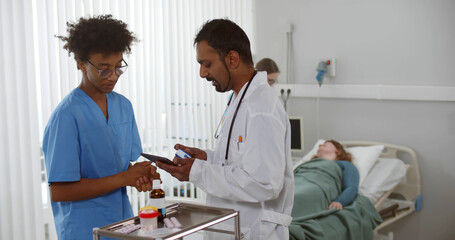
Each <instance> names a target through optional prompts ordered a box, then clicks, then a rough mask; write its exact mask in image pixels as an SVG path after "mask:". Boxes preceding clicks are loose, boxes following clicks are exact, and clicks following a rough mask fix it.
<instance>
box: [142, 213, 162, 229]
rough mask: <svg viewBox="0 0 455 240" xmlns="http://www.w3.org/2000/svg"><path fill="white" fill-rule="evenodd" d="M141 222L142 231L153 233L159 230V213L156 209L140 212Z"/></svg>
mask: <svg viewBox="0 0 455 240" xmlns="http://www.w3.org/2000/svg"><path fill="white" fill-rule="evenodd" d="M139 219H140V220H141V230H143V231H153V230H155V229H157V228H158V211H156V210H154V209H144V210H142V211H140V212H139Z"/></svg>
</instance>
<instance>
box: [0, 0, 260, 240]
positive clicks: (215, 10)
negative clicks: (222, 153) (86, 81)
mask: <svg viewBox="0 0 455 240" xmlns="http://www.w3.org/2000/svg"><path fill="white" fill-rule="evenodd" d="M252 1H253V0H216V1H215V0H97V1H95V0H64V1H62V0H58V1H57V0H50V1H49V0H6V1H0V12H1V16H0V20H1V23H0V30H1V32H2V37H1V38H0V51H1V52H0V66H2V71H0V77H1V79H0V80H1V81H0V93H1V96H0V99H1V102H0V110H1V111H2V112H3V113H4V114H2V115H3V116H4V118H3V121H1V123H0V131H1V132H0V133H1V144H0V150H1V152H2V153H3V156H4V157H3V158H2V160H1V161H2V168H0V186H1V188H0V189H1V191H2V194H1V197H0V200H1V201H0V207H1V208H0V209H1V212H0V219H1V222H0V229H1V231H0V238H1V239H56V237H55V227H54V223H53V217H52V212H51V208H50V199H49V193H48V184H47V179H46V173H45V169H44V157H43V153H42V151H41V150H40V147H41V139H42V135H43V132H44V127H45V125H46V124H47V121H48V119H49V117H50V115H51V113H52V111H53V110H54V109H55V107H56V106H57V105H58V103H59V102H60V101H61V99H62V98H63V97H64V96H65V95H66V94H68V93H69V92H70V91H71V90H72V89H74V88H75V87H77V86H78V84H79V82H80V80H81V78H82V75H81V73H80V71H78V70H77V67H76V63H75V61H74V58H73V55H71V56H68V53H67V51H66V50H64V49H63V43H62V42H61V41H60V40H59V39H57V38H55V37H54V36H55V35H67V32H66V28H67V26H66V22H68V21H71V22H76V21H77V20H78V19H79V18H80V17H88V16H93V15H100V14H112V15H113V16H114V17H115V18H117V19H120V20H122V21H124V22H126V23H127V24H128V28H129V30H131V31H133V32H134V33H135V34H136V36H137V38H138V39H139V40H140V41H139V42H137V43H135V44H134V45H133V49H132V53H131V54H129V55H125V56H124V58H125V60H126V61H127V62H128V65H129V67H128V70H127V72H126V73H125V74H124V75H122V76H121V78H120V79H119V82H118V83H117V86H116V88H115V91H116V92H119V93H121V94H123V95H125V96H126V97H127V98H128V99H130V101H131V102H132V104H133V107H134V110H135V115H136V121H137V125H138V128H139V133H140V136H141V140H142V144H143V150H144V152H149V153H153V154H157V155H162V156H166V157H168V158H171V159H172V158H173V154H174V152H175V151H174V149H173V146H174V145H175V144H176V143H182V144H186V145H189V146H196V147H199V148H202V149H212V148H213V147H214V144H215V140H214V138H213V132H214V131H215V128H216V124H217V123H218V121H219V118H220V117H221V115H222V112H223V110H224V108H225V106H226V102H227V98H228V95H227V94H219V93H217V92H216V91H215V90H214V88H213V86H211V84H209V83H207V82H206V81H205V80H204V79H201V78H200V77H199V64H198V63H197V62H196V52H195V49H194V46H193V40H194V37H195V34H196V33H197V31H198V30H199V28H200V27H201V26H202V24H203V23H204V22H206V21H207V20H210V19H213V18H229V19H231V20H233V21H234V22H236V23H237V24H239V25H240V26H241V27H242V28H243V29H244V30H245V32H246V33H247V34H248V36H249V37H250V41H251V42H254V36H253V34H252V24H253V23H252V19H253V18H252V14H253V10H252ZM140 160H141V159H140ZM160 173H161V176H162V180H163V188H164V190H165V191H166V194H167V199H169V200H179V201H193V202H201V203H203V202H204V193H203V192H202V191H200V190H199V189H197V188H195V186H193V185H192V184H191V183H188V182H185V183H183V182H179V181H178V180H176V179H175V178H173V177H171V176H170V175H168V174H167V173H165V172H160ZM128 194H129V196H130V201H131V203H132V206H133V211H134V212H135V214H137V211H138V209H139V208H140V207H141V206H144V205H145V204H146V200H147V195H146V193H138V192H137V191H136V189H135V188H128Z"/></svg>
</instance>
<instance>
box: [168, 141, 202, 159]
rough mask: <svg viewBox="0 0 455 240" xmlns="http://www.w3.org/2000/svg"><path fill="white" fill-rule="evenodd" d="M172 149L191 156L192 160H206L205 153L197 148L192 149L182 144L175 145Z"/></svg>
mask: <svg viewBox="0 0 455 240" xmlns="http://www.w3.org/2000/svg"><path fill="white" fill-rule="evenodd" d="M174 149H175V150H179V149H182V150H183V151H185V152H187V153H188V154H189V155H191V156H192V157H193V158H197V159H200V160H207V153H206V152H205V151H203V150H201V149H199V148H192V147H187V146H185V145H182V144H175V146H174Z"/></svg>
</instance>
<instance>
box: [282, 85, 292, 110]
mask: <svg viewBox="0 0 455 240" xmlns="http://www.w3.org/2000/svg"><path fill="white" fill-rule="evenodd" d="M290 95H291V89H289V88H288V90H287V91H286V97H285V96H284V89H281V99H283V104H284V111H286V112H287V111H288V110H287V103H288V99H289V96H290Z"/></svg>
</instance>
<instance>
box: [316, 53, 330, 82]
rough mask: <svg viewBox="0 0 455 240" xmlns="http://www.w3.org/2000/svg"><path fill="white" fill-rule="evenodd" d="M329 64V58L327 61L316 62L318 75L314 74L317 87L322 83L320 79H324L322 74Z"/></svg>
mask: <svg viewBox="0 0 455 240" xmlns="http://www.w3.org/2000/svg"><path fill="white" fill-rule="evenodd" d="M328 65H330V60H327V61H321V62H319V64H318V68H317V69H316V71H318V75H316V80H317V81H318V83H319V87H321V85H322V81H323V80H324V75H325V73H326V72H327V66H328Z"/></svg>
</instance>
